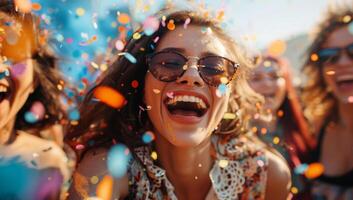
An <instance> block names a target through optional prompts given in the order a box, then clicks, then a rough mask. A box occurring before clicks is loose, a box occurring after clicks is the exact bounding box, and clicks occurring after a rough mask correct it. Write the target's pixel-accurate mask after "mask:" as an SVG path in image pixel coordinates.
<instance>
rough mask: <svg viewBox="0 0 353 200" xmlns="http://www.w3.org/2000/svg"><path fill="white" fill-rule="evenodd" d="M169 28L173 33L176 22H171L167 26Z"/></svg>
mask: <svg viewBox="0 0 353 200" xmlns="http://www.w3.org/2000/svg"><path fill="white" fill-rule="evenodd" d="M167 28H168V29H169V30H170V31H172V30H174V29H175V24H174V20H172V19H171V20H169V22H168V24H167Z"/></svg>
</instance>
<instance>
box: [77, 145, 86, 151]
mask: <svg viewBox="0 0 353 200" xmlns="http://www.w3.org/2000/svg"><path fill="white" fill-rule="evenodd" d="M84 148H85V146H84V145H83V144H78V145H76V146H75V149H76V150H82V149H84Z"/></svg>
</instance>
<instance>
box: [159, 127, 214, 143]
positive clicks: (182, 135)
mask: <svg viewBox="0 0 353 200" xmlns="http://www.w3.org/2000/svg"><path fill="white" fill-rule="evenodd" d="M167 134H168V135H165V136H164V138H165V139H166V140H167V141H168V142H169V143H171V144H172V145H174V146H176V147H195V146H198V145H199V144H201V143H202V142H203V141H205V140H206V138H207V137H208V134H207V132H206V131H205V129H202V128H199V130H194V131H190V132H188V131H185V130H180V131H178V130H173V131H171V132H168V133H167Z"/></svg>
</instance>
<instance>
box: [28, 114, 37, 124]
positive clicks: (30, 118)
mask: <svg viewBox="0 0 353 200" xmlns="http://www.w3.org/2000/svg"><path fill="white" fill-rule="evenodd" d="M25 120H26V122H28V123H30V124H34V123H36V122H37V121H38V117H37V116H35V115H34V114H33V113H32V112H26V113H25Z"/></svg>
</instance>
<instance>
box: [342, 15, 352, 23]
mask: <svg viewBox="0 0 353 200" xmlns="http://www.w3.org/2000/svg"><path fill="white" fill-rule="evenodd" d="M351 20H352V16H350V15H346V16H344V17H343V18H342V21H343V22H344V23H349V22H350V21H351Z"/></svg>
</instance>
